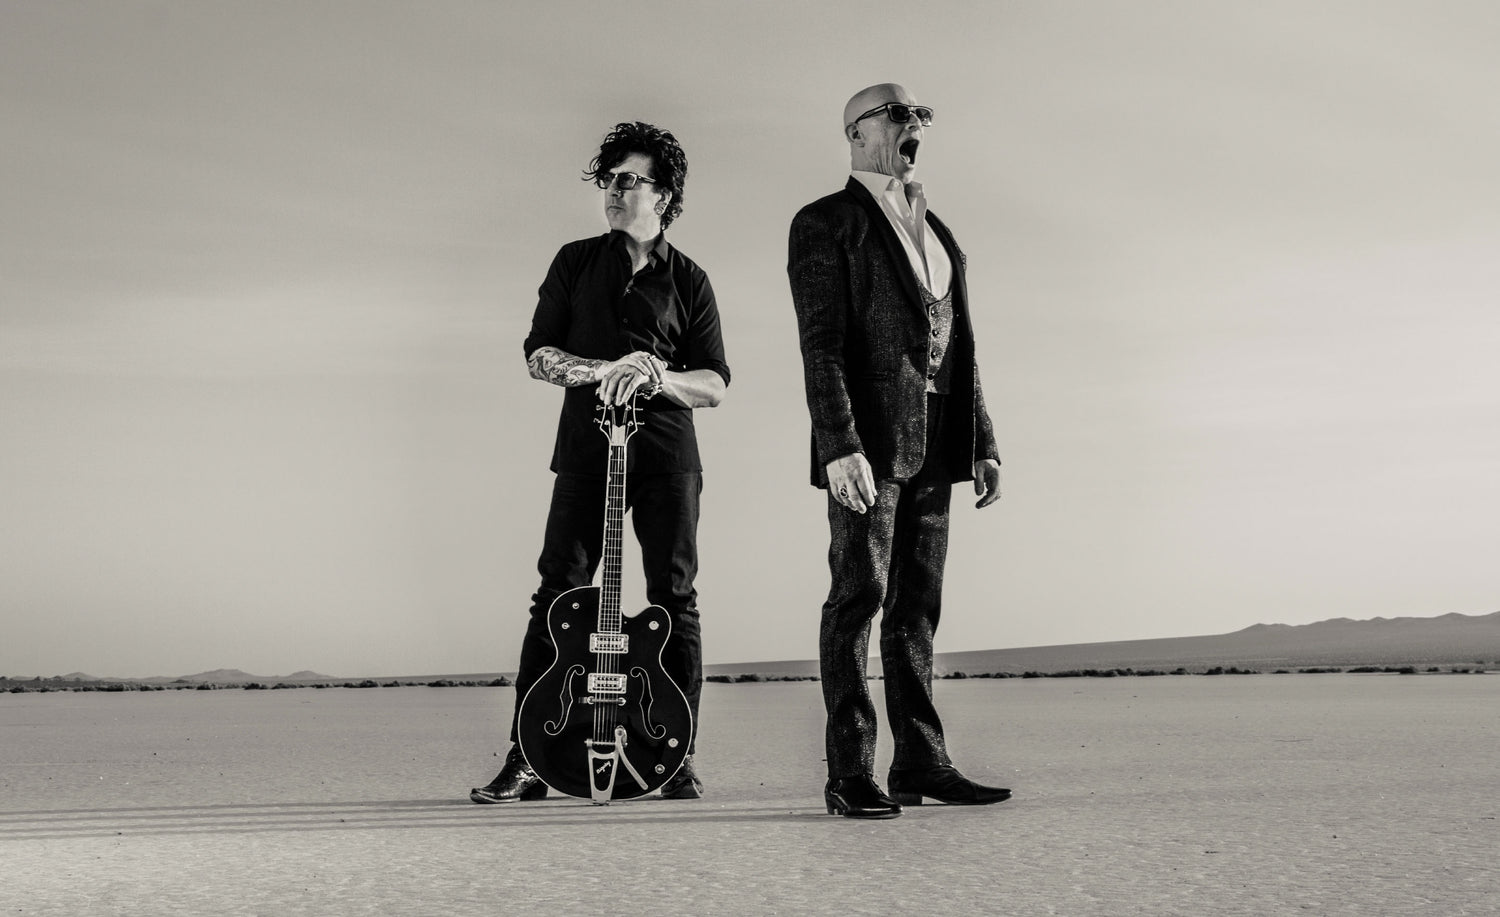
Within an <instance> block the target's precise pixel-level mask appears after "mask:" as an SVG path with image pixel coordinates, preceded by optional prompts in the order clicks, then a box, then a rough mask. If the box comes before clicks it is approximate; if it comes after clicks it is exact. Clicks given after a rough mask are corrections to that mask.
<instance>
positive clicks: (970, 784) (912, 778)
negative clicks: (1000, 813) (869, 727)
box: [890, 764, 1010, 806]
mask: <svg viewBox="0 0 1500 917" xmlns="http://www.w3.org/2000/svg"><path fill="white" fill-rule="evenodd" d="M890 776H891V783H890V786H891V795H892V796H894V797H895V798H896V801H897V802H899V803H901V804H902V805H904V806H919V805H921V804H922V797H924V796H925V797H927V798H928V799H936V800H937V801H938V802H942V803H947V804H948V805H950V806H988V805H993V804H994V803H997V802H1004V801H1005V800H1007V799H1009V798H1010V790H1008V789H1005V788H1004V787H998V786H985V785H984V784H982V783H975V782H974V781H972V780H970V779H969V778H968V777H965V776H964V775H963V774H960V773H959V772H958V769H957V768H955V767H954V766H953V765H951V764H941V765H938V766H937V767H919V768H914V769H912V770H899V771H898V770H894V769H892V770H891V774H890Z"/></svg>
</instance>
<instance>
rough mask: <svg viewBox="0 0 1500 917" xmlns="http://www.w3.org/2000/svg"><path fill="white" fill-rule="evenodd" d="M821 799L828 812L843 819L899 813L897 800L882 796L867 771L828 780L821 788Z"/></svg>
mask: <svg viewBox="0 0 1500 917" xmlns="http://www.w3.org/2000/svg"><path fill="white" fill-rule="evenodd" d="M823 802H824V803H826V804H827V806H828V814H829V815H842V816H844V817H845V818H895V817H896V816H898V815H900V814H901V805H900V803H898V802H896V800H894V799H892V798H891V797H889V796H887V795H885V793H884V792H883V791H882V790H881V789H880V785H879V784H878V783H876V782H875V778H874V777H871V776H870V775H869V774H862V775H860V776H858V777H840V778H837V779H832V780H829V781H828V785H827V786H825V787H824V788H823Z"/></svg>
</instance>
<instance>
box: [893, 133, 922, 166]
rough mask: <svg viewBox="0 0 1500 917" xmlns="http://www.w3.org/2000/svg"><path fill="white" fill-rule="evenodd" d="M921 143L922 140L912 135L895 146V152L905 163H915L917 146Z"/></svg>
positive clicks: (912, 164)
mask: <svg viewBox="0 0 1500 917" xmlns="http://www.w3.org/2000/svg"><path fill="white" fill-rule="evenodd" d="M921 143H922V141H920V140H918V139H916V138H915V137H913V138H912V139H910V140H908V141H906V142H905V143H903V144H901V146H900V147H898V148H897V152H898V153H900V154H901V158H902V159H903V160H905V161H906V164H907V165H909V166H914V165H916V164H917V147H918V146H920V145H921Z"/></svg>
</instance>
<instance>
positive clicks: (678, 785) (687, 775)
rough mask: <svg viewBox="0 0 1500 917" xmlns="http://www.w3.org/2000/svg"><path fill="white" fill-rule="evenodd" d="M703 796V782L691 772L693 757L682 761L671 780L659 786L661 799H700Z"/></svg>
mask: <svg viewBox="0 0 1500 917" xmlns="http://www.w3.org/2000/svg"><path fill="white" fill-rule="evenodd" d="M702 796H703V781H702V780H699V779H698V775H697V773H695V772H694V771H693V756H692V755H688V756H687V757H686V758H684V759H683V760H682V767H681V768H680V769H678V771H677V773H675V774H673V775H672V779H671V780H668V781H667V782H666V783H663V784H662V785H661V798H662V799H700V798H702Z"/></svg>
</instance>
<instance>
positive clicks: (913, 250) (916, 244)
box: [850, 169, 953, 299]
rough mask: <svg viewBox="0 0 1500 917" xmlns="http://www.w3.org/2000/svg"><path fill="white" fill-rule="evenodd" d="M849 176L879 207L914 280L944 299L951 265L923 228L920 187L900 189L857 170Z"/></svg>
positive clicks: (910, 185)
mask: <svg viewBox="0 0 1500 917" xmlns="http://www.w3.org/2000/svg"><path fill="white" fill-rule="evenodd" d="M850 174H851V175H853V176H854V177H855V178H856V179H858V180H859V183H860V184H862V185H864V186H865V188H867V189H868V190H869V192H870V195H871V196H872V197H874V198H875V200H876V201H877V202H878V203H879V204H880V209H881V211H882V212H883V213H885V216H886V219H887V220H889V221H890V223H891V226H892V228H894V229H895V230H896V237H897V238H898V239H900V240H901V247H902V248H904V249H906V257H907V259H908V260H910V261H911V269H912V272H913V273H915V274H916V275H917V279H918V280H920V281H922V283H923V285H925V286H926V287H927V290H928V292H930V293H932V295H934V296H936V297H938V298H939V299H941V298H943V297H944V296H947V295H948V287H949V285H950V284H952V282H953V262H951V261H949V260H948V251H947V249H945V248H943V243H942V242H941V241H940V240H939V239H938V237H937V234H936V233H934V232H933V231H932V230H931V229H929V228H928V227H927V196H926V195H925V194H923V193H922V183H921V182H914V181H913V182H907V183H906V184H905V185H903V184H902V183H901V180H900V179H898V178H895V177H893V176H890V175H882V174H880V173H879V172H863V171H860V170H858V169H856V170H854V171H853V172H851V173H850Z"/></svg>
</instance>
